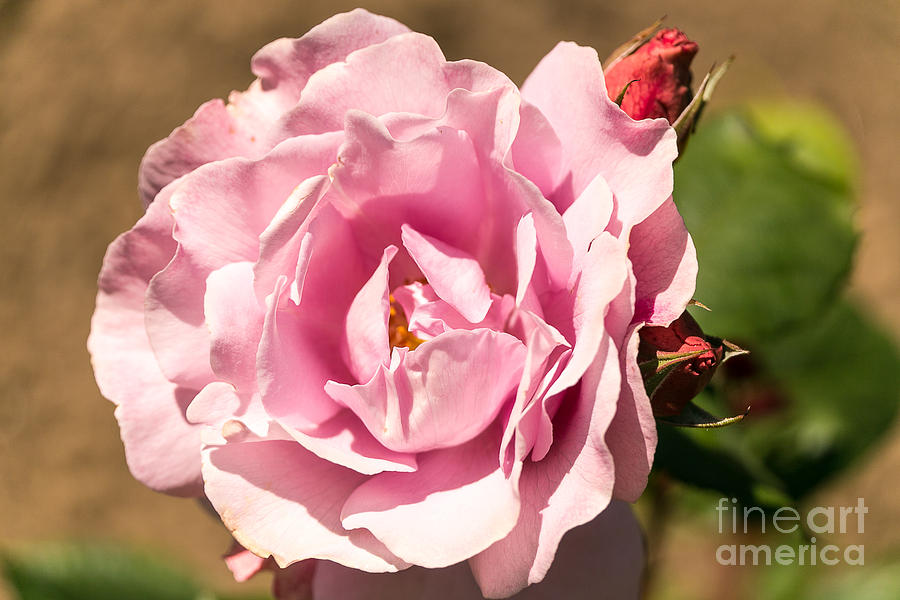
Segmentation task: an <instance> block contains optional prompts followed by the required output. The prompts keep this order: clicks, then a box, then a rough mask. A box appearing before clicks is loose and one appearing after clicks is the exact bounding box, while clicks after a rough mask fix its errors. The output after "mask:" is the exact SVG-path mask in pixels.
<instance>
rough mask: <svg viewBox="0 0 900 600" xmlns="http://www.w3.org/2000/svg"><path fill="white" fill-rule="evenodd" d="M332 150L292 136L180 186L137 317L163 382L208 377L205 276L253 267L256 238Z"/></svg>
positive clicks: (322, 139)
mask: <svg viewBox="0 0 900 600" xmlns="http://www.w3.org/2000/svg"><path fill="white" fill-rule="evenodd" d="M334 152H335V140H334V139H333V138H332V137H328V136H314V137H312V138H298V139H295V140H289V141H286V142H284V143H283V144H282V145H280V146H279V147H278V148H276V149H275V150H273V151H272V152H271V153H269V154H267V155H266V156H265V157H263V158H261V159H259V160H256V161H252V160H247V159H243V158H232V159H229V160H226V161H220V162H217V163H213V164H208V165H206V166H204V167H201V168H199V169H197V170H196V171H194V172H193V173H191V174H190V175H187V176H185V177H184V178H183V179H181V180H180V182H179V184H178V186H177V188H176V189H174V190H173V192H172V194H171V197H170V198H169V205H170V206H171V209H172V211H173V213H174V215H175V230H174V232H173V236H174V237H175V240H176V241H177V242H178V244H179V245H178V249H177V251H176V253H175V256H174V257H173V259H172V261H171V262H170V263H169V264H168V265H167V266H166V267H165V269H163V270H162V271H161V272H159V273H157V274H156V275H155V276H154V277H153V279H152V280H151V282H150V285H149V287H148V289H147V297H146V312H145V317H146V326H147V333H148V335H149V337H150V343H151V345H152V347H153V350H154V352H155V354H156V357H157V360H158V362H159V364H160V368H161V369H162V371H163V373H164V374H165V375H166V376H167V377H168V379H170V380H171V381H173V382H175V383H178V384H180V385H183V386H188V387H195V388H199V387H202V386H203V385H205V384H206V383H208V382H209V381H211V380H212V379H213V373H212V369H211V368H210V366H209V347H210V337H209V331H208V330H207V328H206V325H205V318H204V314H203V298H204V295H205V293H206V278H207V277H208V276H209V274H210V273H212V272H213V271H215V270H216V269H219V268H221V267H223V266H225V265H227V264H229V263H233V262H241V261H251V262H255V261H256V260H257V258H258V256H259V236H260V234H261V233H262V232H263V231H264V230H265V229H266V227H267V226H268V225H269V223H270V222H271V221H272V219H273V217H274V216H275V215H276V214H277V212H278V210H279V208H280V207H281V205H282V204H283V203H284V202H285V200H287V199H288V198H289V197H290V196H291V192H292V191H293V190H294V188H295V187H296V186H297V185H298V184H299V183H300V182H303V181H304V180H305V179H307V178H309V177H312V176H315V175H319V174H321V173H324V172H325V171H327V169H328V166H329V165H330V164H331V163H332V162H333V160H334Z"/></svg>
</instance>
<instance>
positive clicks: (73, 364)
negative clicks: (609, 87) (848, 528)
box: [0, 0, 900, 598]
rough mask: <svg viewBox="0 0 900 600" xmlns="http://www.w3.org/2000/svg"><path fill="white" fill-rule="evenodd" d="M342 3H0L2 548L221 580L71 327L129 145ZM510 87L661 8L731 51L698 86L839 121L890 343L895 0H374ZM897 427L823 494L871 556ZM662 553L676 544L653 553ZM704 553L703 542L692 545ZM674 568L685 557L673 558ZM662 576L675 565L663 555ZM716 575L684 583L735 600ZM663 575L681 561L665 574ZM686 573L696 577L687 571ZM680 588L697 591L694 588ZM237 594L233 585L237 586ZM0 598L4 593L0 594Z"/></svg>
mask: <svg viewBox="0 0 900 600" xmlns="http://www.w3.org/2000/svg"><path fill="white" fill-rule="evenodd" d="M353 6H355V4H354V3H348V2H321V1H306V2H300V1H288V0H283V1H280V0H252V1H238V0H232V1H222V0H218V1H212V0H205V1H200V0H192V1H186V0H178V1H175V0H156V1H146V2H138V1H126V0H120V1H112V0H31V1H27V0H26V1H17V0H5V1H3V0H0V90H2V95H0V159H2V162H0V202H2V208H3V210H2V212H0V215H2V216H3V225H2V232H3V233H2V238H3V241H2V242H0V289H2V291H3V294H2V296H0V357H2V359H0V545H14V546H19V545H22V544H25V543H27V542H32V541H39V540H56V539H62V538H69V537H85V536H86V537H89V538H99V539H113V540H121V541H125V542H129V543H134V544H139V545H149V546H151V547H152V548H156V549H158V550H160V551H162V552H165V553H168V554H170V555H171V556H172V557H173V558H174V559H176V560H177V561H181V562H183V563H184V564H186V565H187V566H189V567H192V568H196V569H200V570H202V571H203V572H204V573H205V576H206V578H207V579H208V580H211V581H213V582H215V583H216V585H219V586H227V585H228V577H227V575H226V573H225V571H224V568H223V567H222V566H221V564H220V562H219V560H218V555H219V554H220V553H221V551H222V550H224V549H225V547H226V546H227V535H226V534H225V533H224V532H223V531H222V530H220V528H219V526H218V525H217V524H215V523H214V522H213V521H212V520H211V519H209V518H207V517H206V516H204V515H203V514H201V512H200V510H199V509H198V508H196V507H195V506H194V505H193V504H192V503H190V502H187V501H181V500H175V499H171V498H168V497H165V496H161V495H157V494H154V493H152V492H150V491H148V490H146V489H144V488H143V487H142V486H141V485H139V484H137V483H136V482H135V481H133V480H132V479H131V477H130V475H129V474H128V471H127V469H126V467H125V464H124V459H123V453H122V448H121V444H120V442H119V440H118V430H117V427H116V424H115V421H114V419H113V416H112V406H111V405H110V404H108V403H107V402H106V401H104V400H103V399H102V398H101V397H100V395H99V393H98V392H97V389H96V387H95V386H94V382H93V377H92V374H91V370H90V366H89V363H88V357H87V353H86V351H85V349H84V341H85V339H86V337H87V334H88V327H89V319H90V315H91V311H92V308H93V296H94V293H95V278H96V275H97V271H98V269H99V265H100V260H101V258H102V256H103V252H104V250H105V248H106V245H107V244H108V243H109V242H110V241H111V240H112V239H113V238H114V237H115V235H116V234H118V233H119V232H121V231H123V230H125V229H127V228H129V227H130V226H131V224H132V223H133V222H134V221H135V220H136V219H137V218H138V216H139V214H140V207H139V204H138V201H137V197H136V193H135V185H136V169H137V165H138V162H139V160H140V157H141V155H142V153H143V151H144V150H145V148H146V147H147V146H148V145H149V144H151V143H152V142H154V141H155V140H157V139H159V138H161V137H164V136H165V135H167V134H168V132H169V131H170V130H171V129H172V128H173V127H175V126H176V125H178V124H180V123H181V122H182V121H183V120H184V119H186V118H187V117H188V116H190V114H191V113H192V112H193V110H194V109H195V108H196V107H197V106H198V105H199V104H200V103H202V102H203V101H205V100H207V99H209V98H211V97H216V96H219V97H222V96H225V95H226V94H227V93H228V92H229V91H230V90H231V89H232V88H243V87H245V86H246V85H247V84H248V83H249V82H250V80H251V78H252V76H251V74H250V72H249V63H248V61H249V57H250V55H251V54H252V53H253V52H254V51H255V50H256V49H258V48H259V47H260V46H262V45H263V44H265V43H266V42H268V41H270V40H272V39H274V38H276V37H279V36H296V35H299V34H301V33H303V32H305V31H306V30H307V29H309V27H311V26H312V25H314V24H316V23H318V22H319V21H321V20H322V19H324V18H325V17H327V16H329V15H330V14H332V13H334V12H338V11H341V10H345V9H349V8H352V7H353ZM365 6H366V7H367V8H369V9H370V10H373V11H375V12H382V13H385V14H388V15H391V16H395V17H397V18H399V19H401V20H403V21H404V22H406V23H407V24H408V25H410V26H411V27H412V28H414V29H417V30H419V31H423V32H426V33H429V34H432V35H433V36H435V37H436V38H437V39H438V41H439V42H440V43H441V46H442V47H443V48H444V50H445V52H446V54H447V55H448V57H450V58H463V57H470V58H477V59H480V60H484V61H486V62H489V63H491V64H493V65H494V66H496V67H498V68H500V69H502V70H504V71H505V72H507V73H508V74H509V75H510V76H511V77H512V78H513V79H514V80H516V81H519V82H521V81H522V79H523V78H524V76H525V75H526V74H527V73H528V71H529V70H530V68H531V67H532V66H533V65H534V64H535V63H536V62H537V60H538V59H539V58H540V57H541V56H542V55H543V54H544V53H545V52H546V51H548V50H549V49H550V48H551V47H552V46H553V44H554V43H555V42H556V41H558V40H560V39H574V40H576V41H579V42H581V43H584V44H590V45H593V46H595V47H596V48H597V49H598V50H599V51H600V54H601V56H604V55H605V53H606V52H608V51H609V50H611V49H612V48H613V47H615V46H616V45H618V43H620V42H621V41H623V40H624V39H626V38H627V37H629V36H630V35H631V34H632V33H633V32H635V31H637V30H638V29H641V28H642V27H644V26H645V25H647V24H648V23H649V22H651V21H652V20H654V19H655V18H656V17H658V16H660V15H662V14H668V16H669V23H671V24H673V25H677V26H680V27H681V28H683V29H685V30H686V31H687V32H688V34H689V35H691V36H692V37H694V38H695V39H696V40H697V41H698V42H699V43H700V46H701V53H700V55H699V57H698V60H697V63H696V68H697V69H698V70H699V69H704V68H706V67H707V66H708V65H709V64H710V63H711V62H712V61H713V60H715V59H721V58H724V57H726V56H727V55H729V54H731V53H736V54H737V56H738V62H737V63H736V65H735V67H734V68H733V69H732V71H731V72H730V73H729V75H728V77H727V79H726V81H725V82H724V84H723V85H722V86H721V88H720V90H721V93H720V94H719V96H718V98H717V99H716V101H715V104H716V106H718V107H723V106H726V105H727V104H729V103H733V102H736V101H739V100H741V99H743V98H746V97H770V96H773V95H775V96H781V95H788V96H792V97H797V98H804V99H809V100H812V101H814V102H817V103H820V104H822V105H824V106H825V107H826V108H828V109H829V110H831V111H832V112H834V113H835V114H836V115H837V116H838V117H839V118H840V119H841V121H843V123H844V124H845V126H846V127H847V129H848V130H849V132H850V133H851V135H852V137H853V139H854V140H855V141H856V143H857V144H858V147H859V151H860V154H861V158H862V165H863V169H862V182H861V183H862V211H861V215H860V217H861V219H860V220H861V225H862V228H863V230H864V237H863V241H862V245H861V248H860V253H859V260H858V268H857V271H856V274H855V277H854V286H855V288H856V290H857V291H858V293H859V296H860V297H861V298H862V299H863V300H864V301H865V302H866V303H867V304H868V305H870V306H871V307H872V308H873V309H874V311H875V313H876V314H877V315H879V316H880V318H881V319H883V321H884V322H885V323H886V324H888V325H889V327H890V329H891V330H892V331H893V332H894V334H896V335H897V336H898V337H900V266H898V265H900V235H898V234H900V231H898V226H900V197H898V194H897V190H898V189H900V169H898V168H897V144H896V140H897V138H898V134H900V122H898V116H897V113H898V108H897V107H896V103H897V97H898V93H900V39H898V38H900V4H898V3H897V2H896V1H895V0H864V1H863V2H846V1H845V0H792V1H788V2H785V1H784V0H778V1H775V0H757V1H756V2H752V3H748V2H728V1H721V0H720V1H716V0H702V1H698V0H671V1H669V2H658V1H650V0H630V1H628V2H621V1H620V2H606V1H601V0H595V1H591V0H572V1H569V2H550V1H546V2H537V1H532V0H529V1H518V2H513V1H483V2H477V1H456V2H439V1H422V0H418V1H416V0H409V1H400V0H398V1H393V2H392V1H388V0H384V1H377V2H376V1H372V2H367V3H365ZM898 468H900V434H898V435H895V436H894V437H893V439H892V440H890V441H888V442H886V443H885V444H883V446H882V448H881V449H880V451H878V452H876V453H873V456H872V457H871V460H870V461H869V462H868V463H867V465H865V466H864V467H861V469H860V471H859V472H858V473H855V474H853V475H851V476H848V477H847V478H845V480H844V481H842V482H839V483H838V484H837V485H835V486H833V487H832V488H831V489H830V490H828V491H827V493H826V494H825V496H827V497H829V498H833V499H834V498H836V499H838V500H834V501H835V502H837V501H840V499H842V498H845V497H846V498H855V497H856V496H865V497H866V498H868V499H870V506H872V508H871V513H870V519H871V521H870V522H871V523H872V526H871V529H870V531H872V532H873V533H872V538H871V540H870V543H871V547H872V550H870V551H869V552H870V555H871V553H872V552H887V551H889V550H894V551H896V550H898V549H900V501H898V499H897V494H896V492H897V491H898V486H897V485H896V483H895V482H896V473H897V469H898ZM666 556H669V558H670V559H671V561H672V562H671V563H670V564H672V565H676V566H677V565H679V564H681V562H680V561H683V560H684V559H683V557H682V553H681V552H680V550H676V549H674V548H672V549H670V551H669V552H668V553H667V554H666ZM704 556H708V557H709V560H710V562H711V555H709V554H706V555H704ZM686 568H687V566H686ZM672 570H673V571H678V570H679V569H678V568H676V567H673V568H672ZM720 575H721V574H717V573H715V572H711V573H710V574H709V577H710V578H711V579H710V581H709V583H710V586H706V585H704V586H701V587H702V588H703V589H701V590H699V591H697V592H696V594H695V597H697V598H706V597H710V598H711V597H717V598H726V597H731V596H730V595H729V594H730V593H731V592H730V591H729V589H733V586H727V585H726V586H725V587H722V580H721V577H720ZM676 579H677V577H676ZM686 585H688V586H690V585H692V584H690V583H686ZM693 585H696V582H694V584H693ZM232 589H233V588H232ZM0 595H2V592H0Z"/></svg>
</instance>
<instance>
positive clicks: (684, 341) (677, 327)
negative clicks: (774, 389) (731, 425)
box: [638, 312, 725, 417]
mask: <svg viewBox="0 0 900 600" xmlns="http://www.w3.org/2000/svg"><path fill="white" fill-rule="evenodd" d="M640 338H641V341H640V346H639V347H638V363H639V364H640V365H641V372H642V373H643V375H644V382H645V384H646V385H647V393H648V395H649V396H650V403H651V405H652V406H653V414H654V415H655V416H657V417H665V416H672V415H677V414H680V413H681V412H682V410H683V409H684V408H685V407H686V406H687V404H688V403H689V402H690V401H691V399H692V398H694V397H695V396H696V395H697V394H699V393H700V392H701V391H702V390H703V388H704V387H706V384H707V383H709V380H710V379H711V378H712V376H713V373H715V372H716V367H718V365H719V363H721V362H722V360H723V355H724V352H725V348H724V346H723V343H722V340H719V339H717V338H712V337H707V336H705V335H704V334H703V330H701V329H700V326H699V325H698V324H697V321H695V320H694V318H693V317H692V316H691V315H690V314H689V313H687V312H684V313H683V314H682V315H681V316H680V317H678V318H677V319H676V320H675V321H673V322H672V324H671V325H669V326H668V327H644V328H643V329H641V331H640Z"/></svg>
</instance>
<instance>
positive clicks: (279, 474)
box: [203, 440, 406, 572]
mask: <svg viewBox="0 0 900 600" xmlns="http://www.w3.org/2000/svg"><path fill="white" fill-rule="evenodd" d="M365 480H366V476H365V475H361V474H359V473H357V472H355V471H351V470H349V469H345V468H343V467H339V466H337V465H334V464H331V463H329V462H327V461H324V460H322V459H320V458H318V457H316V456H315V455H314V454H312V453H310V452H309V451H307V450H306V449H304V448H303V447H302V446H300V445H299V444H297V443H295V442H289V441H281V440H277V441H261V442H258V441H254V442H244V443H239V444H226V445H224V446H218V447H215V446H214V447H209V448H207V449H206V450H204V452H203V481H204V482H205V491H206V495H207V497H208V498H209V501H210V502H211V503H212V505H213V507H215V509H216V511H217V512H218V513H219V515H220V516H221V517H222V521H223V522H224V523H225V526H226V527H228V529H229V531H231V532H232V535H234V538H235V539H236V540H237V541H238V542H240V543H241V545H243V546H244V547H245V548H247V549H248V550H250V551H251V552H253V553H254V554H256V555H257V556H261V557H267V556H272V557H273V558H274V559H275V561H276V562H277V563H278V565H279V566H281V567H286V566H287V565H289V564H291V563H294V562H297V561H301V560H304V559H307V558H321V559H327V560H333V561H335V562H338V563H340V564H343V565H346V566H350V567H353V568H357V569H363V570H367V571H373V572H386V571H395V570H397V569H398V568H403V567H405V566H406V565H405V564H404V563H402V561H399V560H398V559H397V558H396V557H395V556H393V555H392V554H391V553H390V552H388V551H387V550H386V549H385V548H384V546H383V545H382V544H381V543H379V542H378V540H376V539H375V538H374V537H372V535H371V534H370V533H369V532H367V531H346V530H345V529H344V528H343V527H342V526H341V523H340V508H341V506H343V504H344V502H345V500H346V498H347V497H348V496H349V495H350V494H351V493H352V492H353V490H354V489H355V488H356V487H358V486H359V485H360V484H361V483H362V482H364V481H365Z"/></svg>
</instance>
